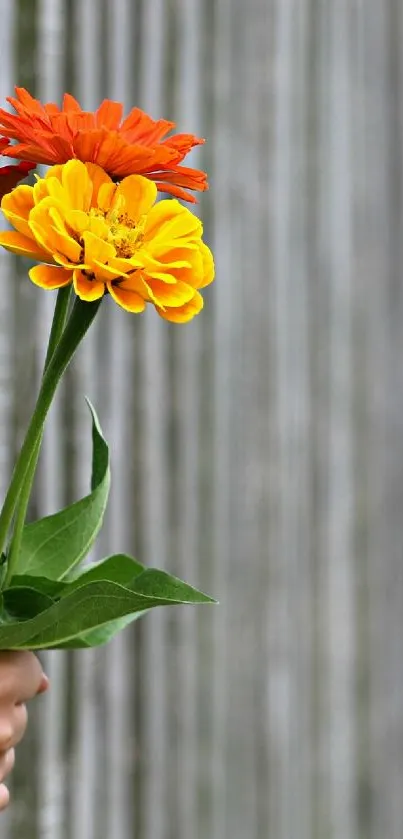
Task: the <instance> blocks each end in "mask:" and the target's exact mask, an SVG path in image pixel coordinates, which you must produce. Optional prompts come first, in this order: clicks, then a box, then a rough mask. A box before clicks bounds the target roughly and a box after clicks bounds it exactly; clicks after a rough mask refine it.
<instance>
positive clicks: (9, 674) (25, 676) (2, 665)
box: [0, 652, 49, 810]
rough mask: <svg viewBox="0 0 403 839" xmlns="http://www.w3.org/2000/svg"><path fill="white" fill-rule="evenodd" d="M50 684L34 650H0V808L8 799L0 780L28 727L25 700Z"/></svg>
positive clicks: (10, 763) (11, 764)
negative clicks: (32, 651) (15, 747)
mask: <svg viewBox="0 0 403 839" xmlns="http://www.w3.org/2000/svg"><path fill="white" fill-rule="evenodd" d="M48 686H49V681H48V678H47V676H45V674H44V672H43V670H42V667H41V664H40V662H39V660H38V659H37V657H36V656H35V655H34V654H33V653H29V652H14V653H13V652H0V810H4V809H5V807H7V804H8V802H9V799H10V794H9V791H8V789H7V787H6V786H5V785H4V784H3V783H2V782H3V781H4V779H5V778H6V777H7V775H8V774H9V773H10V772H11V770H12V768H13V766H14V760H15V754H14V746H16V745H17V743H19V742H20V740H21V739H22V737H23V736H24V732H25V729H26V727H27V720H28V714H27V709H26V706H25V702H27V701H28V700H29V699H33V698H34V696H37V695H38V694H39V693H44V692H45V691H46V690H47V689H48Z"/></svg>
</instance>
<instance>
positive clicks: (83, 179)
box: [62, 160, 93, 211]
mask: <svg viewBox="0 0 403 839" xmlns="http://www.w3.org/2000/svg"><path fill="white" fill-rule="evenodd" d="M62 184H63V187H64V189H65V192H66V197H67V200H68V202H69V205H70V207H72V208H73V209H74V210H84V211H87V210H89V208H90V206H91V199H92V193H93V185H92V180H91V178H90V175H89V173H88V170H87V167H86V165H85V163H82V162H81V160H69V161H68V162H67V163H65V164H64V166H63V171H62Z"/></svg>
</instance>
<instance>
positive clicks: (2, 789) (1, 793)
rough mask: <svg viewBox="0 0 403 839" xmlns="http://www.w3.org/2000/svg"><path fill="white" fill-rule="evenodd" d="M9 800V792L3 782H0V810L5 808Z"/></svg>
mask: <svg viewBox="0 0 403 839" xmlns="http://www.w3.org/2000/svg"><path fill="white" fill-rule="evenodd" d="M9 802H10V793H9V791H8V789H7V787H6V786H5V785H4V784H0V810H5V809H6V807H7V806H8V804H9Z"/></svg>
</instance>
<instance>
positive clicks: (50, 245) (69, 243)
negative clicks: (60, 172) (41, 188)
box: [29, 198, 82, 263]
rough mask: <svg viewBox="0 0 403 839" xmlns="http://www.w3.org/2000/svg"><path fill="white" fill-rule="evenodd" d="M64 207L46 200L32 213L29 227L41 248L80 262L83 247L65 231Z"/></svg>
mask: <svg viewBox="0 0 403 839" xmlns="http://www.w3.org/2000/svg"><path fill="white" fill-rule="evenodd" d="M62 212H63V206H62V205H60V202H55V200H54V199H53V198H44V200H43V201H41V202H40V204H37V206H36V207H34V209H33V210H32V211H31V213H30V220H29V227H30V229H31V230H32V233H33V234H34V236H35V239H36V240H37V242H39V244H40V245H41V247H43V248H46V250H47V251H48V252H49V253H52V254H53V253H59V254H60V255H61V256H65V257H67V259H68V260H69V261H72V262H74V263H78V262H80V257H81V250H82V249H81V246H80V245H79V243H78V242H76V241H75V239H73V238H72V237H71V236H69V235H68V233H67V232H64V231H63V228H64V225H63V218H62V215H61V213H62Z"/></svg>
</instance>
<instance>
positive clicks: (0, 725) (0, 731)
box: [0, 704, 28, 753]
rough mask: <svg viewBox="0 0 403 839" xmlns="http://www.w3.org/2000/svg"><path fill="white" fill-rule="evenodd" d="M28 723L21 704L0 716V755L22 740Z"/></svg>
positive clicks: (24, 709)
mask: <svg viewBox="0 0 403 839" xmlns="http://www.w3.org/2000/svg"><path fill="white" fill-rule="evenodd" d="M27 722H28V713H27V709H26V706H25V705H23V704H20V705H14V706H13V707H12V708H9V709H8V711H7V713H3V714H2V715H1V716H0V753H1V752H6V751H8V749H11V748H12V747H13V746H16V745H17V743H19V742H20V740H22V738H23V736H24V734H25V729H26V727H27Z"/></svg>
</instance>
